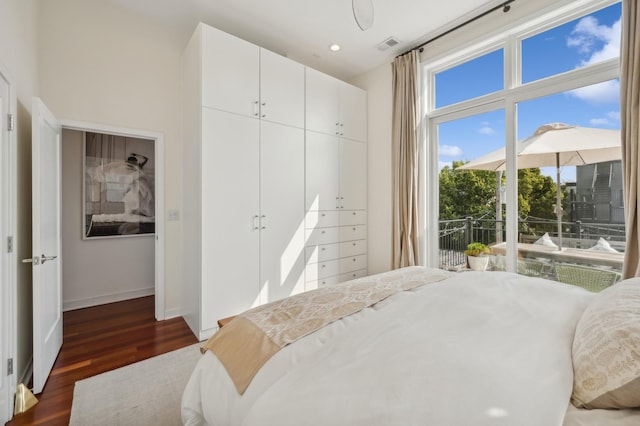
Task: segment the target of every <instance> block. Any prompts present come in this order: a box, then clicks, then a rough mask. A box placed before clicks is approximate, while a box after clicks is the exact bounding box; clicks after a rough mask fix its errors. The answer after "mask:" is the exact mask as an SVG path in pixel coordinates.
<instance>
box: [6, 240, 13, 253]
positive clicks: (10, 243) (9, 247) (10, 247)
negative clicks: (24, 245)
mask: <svg viewBox="0 0 640 426" xmlns="http://www.w3.org/2000/svg"><path fill="white" fill-rule="evenodd" d="M7 253H13V237H7Z"/></svg>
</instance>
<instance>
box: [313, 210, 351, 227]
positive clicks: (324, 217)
mask: <svg viewBox="0 0 640 426" xmlns="http://www.w3.org/2000/svg"><path fill="white" fill-rule="evenodd" d="M340 213H344V212H338V211H331V210H323V211H316V210H310V211H308V212H307V214H306V217H305V221H304V226H305V228H307V229H311V228H326V227H329V226H338V225H340Z"/></svg>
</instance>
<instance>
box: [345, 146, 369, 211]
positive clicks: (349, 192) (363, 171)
mask: <svg viewBox="0 0 640 426" xmlns="http://www.w3.org/2000/svg"><path fill="white" fill-rule="evenodd" d="M340 197H341V206H342V208H343V209H347V210H365V209H366V208H367V144H366V143H363V142H356V141H352V140H349V139H342V140H341V141H340Z"/></svg>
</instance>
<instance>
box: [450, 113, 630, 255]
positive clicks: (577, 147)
mask: <svg viewBox="0 0 640 426" xmlns="http://www.w3.org/2000/svg"><path fill="white" fill-rule="evenodd" d="M517 152H518V154H517V155H518V168H519V169H529V168H532V167H552V166H556V187H557V194H556V216H557V218H558V240H559V242H560V244H559V245H560V247H559V249H560V248H562V206H561V204H560V167H562V166H582V165H585V164H593V163H601V162H604V161H614V160H620V159H621V158H622V151H621V148H620V130H609V129H597V128H590V127H580V126H570V125H568V124H564V123H551V124H545V125H543V126H540V127H539V128H538V129H536V131H535V132H534V133H533V135H531V136H529V137H528V138H526V139H524V140H522V141H520V142H519V143H518V147H517ZM505 166H506V155H505V148H504V147H503V148H500V149H498V150H496V151H493V152H490V153H489V154H486V155H484V156H482V157H479V158H477V159H475V160H472V161H470V162H468V163H466V164H464V165H462V166H460V167H458V169H460V170H493V171H502V170H504V169H505Z"/></svg>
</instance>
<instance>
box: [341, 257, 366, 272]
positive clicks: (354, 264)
mask: <svg viewBox="0 0 640 426" xmlns="http://www.w3.org/2000/svg"><path fill="white" fill-rule="evenodd" d="M358 269H367V255H365V254H361V255H358V256H350V257H343V258H341V259H340V272H339V273H340V274H344V273H346V272H352V271H357V270H358Z"/></svg>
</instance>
